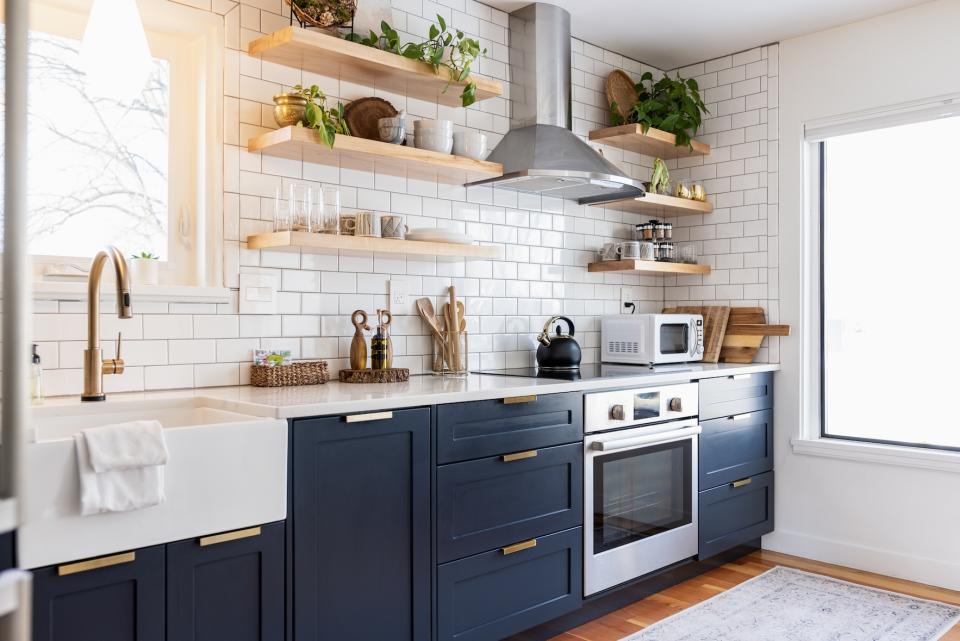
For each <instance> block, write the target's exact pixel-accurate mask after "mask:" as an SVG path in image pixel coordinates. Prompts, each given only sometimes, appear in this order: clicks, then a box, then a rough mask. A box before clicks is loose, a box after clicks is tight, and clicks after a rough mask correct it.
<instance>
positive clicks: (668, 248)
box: [657, 243, 674, 263]
mask: <svg viewBox="0 0 960 641" xmlns="http://www.w3.org/2000/svg"><path fill="white" fill-rule="evenodd" d="M673 252H674V247H673V243H659V244H658V245H657V260H659V261H660V262H664V263H669V262H673Z"/></svg>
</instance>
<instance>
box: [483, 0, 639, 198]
mask: <svg viewBox="0 0 960 641" xmlns="http://www.w3.org/2000/svg"><path fill="white" fill-rule="evenodd" d="M509 47H510V49H509V56H510V78H511V83H510V102H511V107H512V109H511V118H510V131H509V132H508V133H507V135H506V136H504V138H503V140H501V141H500V144H498V145H497V147H496V148H495V149H494V150H493V152H491V154H490V157H489V158H488V159H487V160H490V161H493V162H498V163H501V164H502V165H503V171H504V174H503V176H501V177H500V178H490V179H487V180H481V181H478V182H474V183H470V184H471V185H493V186H494V187H497V188H500V189H511V190H514V191H520V192H525V193H531V194H539V195H543V196H551V197H554V198H564V199H567V200H576V201H577V202H579V203H580V204H588V203H598V202H607V201H612V200H623V199H626V198H637V197H640V196H643V195H644V191H643V185H642V184H641V183H640V181H637V180H633V179H632V178H629V177H628V176H626V175H625V174H624V173H623V172H622V171H620V170H619V169H617V167H616V166H614V165H613V163H611V162H609V161H608V160H606V159H605V158H604V157H603V156H601V155H600V154H599V153H597V152H596V151H595V150H594V149H593V148H592V147H590V145H588V144H587V143H585V142H584V141H582V140H581V139H580V138H578V137H576V136H575V135H573V133H571V131H570V126H571V113H570V14H569V13H567V11H566V10H564V9H562V8H560V7H557V6H554V5H550V4H544V3H534V4H530V5H527V6H525V7H523V8H522V9H517V10H516V11H514V12H513V13H511V14H510V30H509Z"/></svg>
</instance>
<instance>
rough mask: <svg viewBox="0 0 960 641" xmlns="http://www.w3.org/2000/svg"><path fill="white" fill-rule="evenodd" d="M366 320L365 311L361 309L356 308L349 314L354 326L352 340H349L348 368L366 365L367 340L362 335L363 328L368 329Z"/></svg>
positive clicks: (359, 367)
mask: <svg viewBox="0 0 960 641" xmlns="http://www.w3.org/2000/svg"><path fill="white" fill-rule="evenodd" d="M367 320H368V317H367V313H366V312H365V311H363V310H362V309H358V310H357V311H355V312H353V314H351V315H350V322H352V323H353V326H354V327H355V328H356V332H354V334H353V340H352V341H350V369H366V367H367V340H366V339H365V338H364V337H363V330H367V331H369V330H370V325H369V324H367Z"/></svg>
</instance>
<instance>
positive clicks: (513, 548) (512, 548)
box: [500, 539, 537, 556]
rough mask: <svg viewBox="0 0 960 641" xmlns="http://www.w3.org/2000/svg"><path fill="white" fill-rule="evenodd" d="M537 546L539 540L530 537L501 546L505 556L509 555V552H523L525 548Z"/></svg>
mask: <svg viewBox="0 0 960 641" xmlns="http://www.w3.org/2000/svg"><path fill="white" fill-rule="evenodd" d="M535 547H537V540H536V539H530V540H529V541H520V542H519V543H514V544H513V545H508V546H507V547H505V548H500V551H501V552H503V556H507V555H508V554H514V553H516V552H523V551H524V550H529V549H530V548H535Z"/></svg>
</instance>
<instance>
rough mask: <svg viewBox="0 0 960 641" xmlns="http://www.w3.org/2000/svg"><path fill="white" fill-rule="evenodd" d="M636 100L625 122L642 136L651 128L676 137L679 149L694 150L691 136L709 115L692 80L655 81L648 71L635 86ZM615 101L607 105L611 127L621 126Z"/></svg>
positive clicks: (666, 76) (667, 78) (666, 78)
mask: <svg viewBox="0 0 960 641" xmlns="http://www.w3.org/2000/svg"><path fill="white" fill-rule="evenodd" d="M636 88H637V94H638V99H637V102H636V103H634V105H633V106H632V107H631V108H630V110H629V111H628V112H627V118H626V122H635V123H638V124H640V126H641V129H642V130H643V133H647V130H648V129H650V127H653V128H655V129H660V130H662V131H666V132H669V133H671V134H673V135H674V136H676V137H677V146H678V147H689V148H691V149H692V148H693V145H692V144H691V140H692V139H693V138H692V136H693V134H695V133H696V132H697V129H699V128H700V125H701V124H702V122H703V114H704V113H710V111H709V110H708V109H707V106H706V105H705V104H704V103H703V99H702V98H701V97H700V87H699V86H698V85H697V81H696V80H694V79H693V78H688V79H686V80H685V79H683V78H681V77H680V74H677V77H676V79H674V78H671V77H670V76H669V75H667V74H663V78H661V79H660V80H658V81H656V82H654V81H653V74H652V73H650V72H649V71H647V72H646V73H644V74H643V75H642V76H640V82H638V83H637V84H636ZM618 106H619V105H617V103H616V102H614V103H613V104H611V105H610V117H611V120H612V122H613V124H614V125H622V124H624V118H623V117H622V116H621V115H620V113H619V111H618V110H617V108H618Z"/></svg>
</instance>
